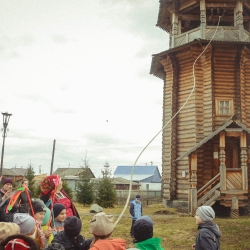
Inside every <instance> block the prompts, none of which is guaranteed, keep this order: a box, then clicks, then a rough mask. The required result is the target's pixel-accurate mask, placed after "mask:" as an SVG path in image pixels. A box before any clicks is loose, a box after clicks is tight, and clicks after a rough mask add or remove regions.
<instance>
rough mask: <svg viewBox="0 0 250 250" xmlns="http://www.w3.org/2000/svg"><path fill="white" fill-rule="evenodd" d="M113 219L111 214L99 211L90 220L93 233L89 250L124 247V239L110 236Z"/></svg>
mask: <svg viewBox="0 0 250 250" xmlns="http://www.w3.org/2000/svg"><path fill="white" fill-rule="evenodd" d="M113 219H114V216H113V215H106V214H105V213H103V212H101V213H98V214H96V215H95V216H94V217H93V219H92V220H91V221H90V226H91V233H92V234H93V235H94V240H93V242H92V244H91V248H90V249H91V250H125V249H126V241H125V240H123V239H114V238H111V234H112V232H113V230H114V225H113Z"/></svg>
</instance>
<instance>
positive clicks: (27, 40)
mask: <svg viewBox="0 0 250 250" xmlns="http://www.w3.org/2000/svg"><path fill="white" fill-rule="evenodd" d="M33 43H34V38H33V36H30V35H26V36H20V37H14V38H10V37H7V36H4V35H2V36H0V58H1V59H5V60H6V59H11V58H17V57H21V54H20V53H19V52H18V49H19V48H20V47H22V46H30V45H32V44H33Z"/></svg>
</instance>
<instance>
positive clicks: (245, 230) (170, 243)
mask: <svg viewBox="0 0 250 250" xmlns="http://www.w3.org/2000/svg"><path fill="white" fill-rule="evenodd" d="M76 207H77V209H78V212H79V213H80V215H81V219H82V222H83V229H82V235H83V236H85V237H86V238H89V237H92V235H91V233H90V225H89V221H90V220H91V218H92V217H93V214H90V213H89V208H90V207H83V206H82V205H80V204H77V203H76ZM122 210H123V207H116V208H107V209H104V212H105V213H106V214H113V215H114V216H115V221H116V219H117V218H118V216H119V214H120V213H121V212H122ZM143 215H149V216H150V217H151V218H152V219H153V221H154V237H160V238H162V246H163V248H164V249H165V250H171V249H182V250H186V249H192V248H191V246H192V244H193V243H194V242H195V236H196V233H197V227H196V224H195V219H194V218H193V217H191V216H188V215H187V214H179V213H177V212H176V211H175V210H173V209H167V208H164V207H163V206H162V205H150V206H148V207H145V206H144V207H143ZM215 223H217V224H218V225H219V227H220V230H221V232H222V238H221V249H222V250H223V249H227V250H250V237H249V236H250V216H248V217H240V218H238V219H231V218H216V219H215ZM130 226H131V217H130V215H129V208H127V209H126V212H125V214H124V216H123V217H122V218H121V220H120V221H119V223H118V224H117V226H116V228H115V230H114V232H113V234H112V236H113V237H114V238H123V239H125V240H127V247H133V246H134V244H133V243H132V238H131V237H130V234H129V231H130Z"/></svg>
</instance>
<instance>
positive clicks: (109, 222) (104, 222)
mask: <svg viewBox="0 0 250 250" xmlns="http://www.w3.org/2000/svg"><path fill="white" fill-rule="evenodd" d="M113 220H114V216H113V215H106V214H105V213H103V212H101V213H98V214H96V215H94V217H93V218H92V220H91V221H90V226H91V233H92V234H93V235H94V236H96V237H101V238H106V237H109V236H110V235H111V234H112V232H113V230H114V225H113Z"/></svg>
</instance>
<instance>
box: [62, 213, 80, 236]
mask: <svg viewBox="0 0 250 250" xmlns="http://www.w3.org/2000/svg"><path fill="white" fill-rule="evenodd" d="M81 230H82V222H81V220H80V219H79V218H77V217H76V216H69V217H67V218H66V219H65V222H64V233H65V234H66V235H67V236H68V237H70V238H76V237H77V236H78V235H79V234H80V232H81Z"/></svg>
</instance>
